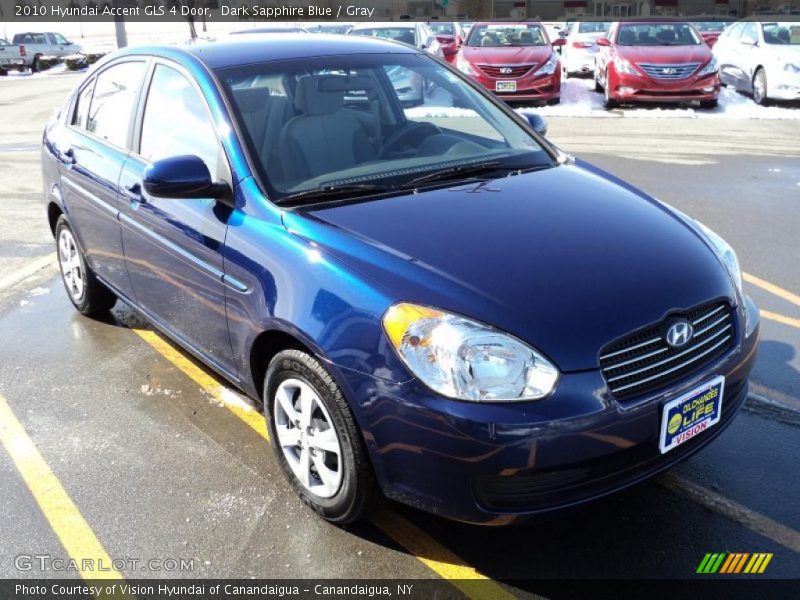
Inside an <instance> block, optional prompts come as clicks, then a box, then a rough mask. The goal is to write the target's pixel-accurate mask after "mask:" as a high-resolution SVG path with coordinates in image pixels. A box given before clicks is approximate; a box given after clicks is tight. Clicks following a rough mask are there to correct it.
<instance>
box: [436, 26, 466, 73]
mask: <svg viewBox="0 0 800 600" xmlns="http://www.w3.org/2000/svg"><path fill="white" fill-rule="evenodd" d="M428 26H429V27H430V28H431V30H432V31H433V35H435V36H436V39H437V40H439V43H440V44H441V45H442V53H443V54H444V59H445V60H446V61H447V62H449V63H451V64H452V63H455V62H456V55H457V54H458V50H459V48H461V44H463V43H464V36H463V34H462V32H461V25H460V24H458V23H446V22H442V21H431V22H430V23H428Z"/></svg>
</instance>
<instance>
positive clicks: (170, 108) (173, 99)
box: [139, 65, 219, 177]
mask: <svg viewBox="0 0 800 600" xmlns="http://www.w3.org/2000/svg"><path fill="white" fill-rule="evenodd" d="M139 153H140V154H141V155H142V157H143V158H145V159H147V160H149V161H154V160H158V159H160V158H169V157H170V156H180V155H182V154H193V155H195V156H199V157H200V158H201V159H203V161H204V162H205V163H206V166H207V167H208V170H209V172H210V173H211V176H212V177H214V176H215V175H216V173H217V159H218V156H219V139H218V138H217V133H216V131H215V130H214V127H213V126H212V124H211V120H210V119H209V117H208V111H207V110H206V102H205V99H204V98H203V97H201V96H200V94H199V93H198V91H197V90H196V89H195V88H194V86H192V84H191V83H190V82H189V80H188V79H186V77H184V76H183V75H181V74H180V73H178V72H177V71H176V70H175V69H171V68H169V67H165V66H164V65H158V66H156V69H155V72H154V73H153V80H152V82H151V83H150V91H149V93H148V96H147V104H146V105H145V110H144V120H143V121H142V141H141V150H140V152H139Z"/></svg>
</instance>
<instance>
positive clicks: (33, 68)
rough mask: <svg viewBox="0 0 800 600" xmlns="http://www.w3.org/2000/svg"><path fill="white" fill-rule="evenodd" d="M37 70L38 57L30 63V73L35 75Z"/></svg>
mask: <svg viewBox="0 0 800 600" xmlns="http://www.w3.org/2000/svg"><path fill="white" fill-rule="evenodd" d="M38 70H39V57H38V56H34V57H33V62H32V63H31V73H36V72H37V71H38Z"/></svg>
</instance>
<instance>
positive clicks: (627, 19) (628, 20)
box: [611, 17, 691, 23]
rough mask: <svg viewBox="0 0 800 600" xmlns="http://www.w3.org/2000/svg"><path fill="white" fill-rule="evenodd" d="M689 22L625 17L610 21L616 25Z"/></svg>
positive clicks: (678, 18) (662, 18)
mask: <svg viewBox="0 0 800 600" xmlns="http://www.w3.org/2000/svg"><path fill="white" fill-rule="evenodd" d="M690 20H691V19H687V18H686V17H625V18H624V19H612V20H611V21H612V22H614V21H616V22H617V23H688V22H689V21H690Z"/></svg>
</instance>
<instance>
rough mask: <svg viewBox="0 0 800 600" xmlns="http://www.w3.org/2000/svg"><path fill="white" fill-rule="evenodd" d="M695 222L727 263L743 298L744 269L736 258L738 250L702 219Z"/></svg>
mask: <svg viewBox="0 0 800 600" xmlns="http://www.w3.org/2000/svg"><path fill="white" fill-rule="evenodd" d="M694 223H695V224H696V225H697V226H698V228H699V229H700V231H701V232H702V233H703V235H705V237H706V239H707V240H708V241H709V243H710V244H711V246H712V247H713V248H714V251H715V252H716V253H717V256H719V259H720V260H721V261H722V264H724V265H725V268H726V269H727V270H728V273H730V275H731V278H732V279H733V281H734V283H735V284H736V289H738V290H739V296H740V297H742V298H743V297H744V293H743V291H742V269H741V267H739V259H738V258H736V252H734V251H733V248H731V245H730V244H729V243H728V242H726V241H725V240H723V239H722V238H721V237H720V236H719V235H717V234H716V233H715V232H714V231H712V230H711V229H709V228H708V227H706V226H705V225H703V224H702V223H701V222H700V221H694Z"/></svg>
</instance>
